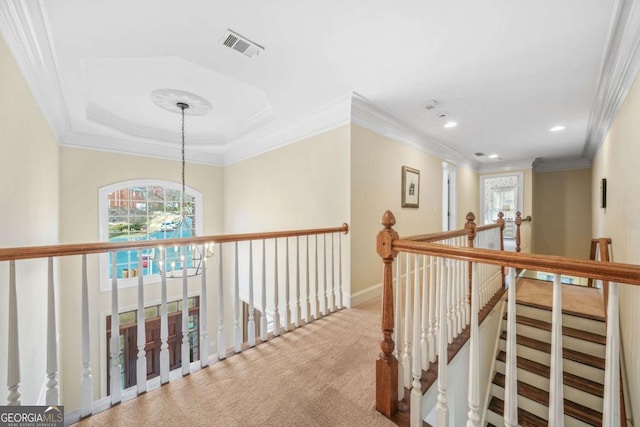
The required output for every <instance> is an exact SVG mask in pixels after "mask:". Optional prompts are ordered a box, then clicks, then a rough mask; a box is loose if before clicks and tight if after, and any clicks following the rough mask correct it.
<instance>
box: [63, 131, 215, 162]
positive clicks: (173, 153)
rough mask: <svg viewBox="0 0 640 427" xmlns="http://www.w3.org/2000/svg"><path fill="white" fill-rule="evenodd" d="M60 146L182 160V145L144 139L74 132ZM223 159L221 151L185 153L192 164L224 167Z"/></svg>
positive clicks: (196, 150) (190, 149)
mask: <svg viewBox="0 0 640 427" xmlns="http://www.w3.org/2000/svg"><path fill="white" fill-rule="evenodd" d="M60 145H61V146H63V147H71V148H82V149H88V150H97V151H105V152H108V153H116V154H127V155H132V156H144V157H153V158H157V159H164V160H179V159H180V145H178V144H176V143H166V142H161V143H158V142H150V141H148V140H144V139H133V138H131V139H124V138H114V137H105V136H98V135H92V134H86V133H80V132H73V133H71V134H69V135H67V136H66V137H65V138H64V139H63V140H61V141H60ZM221 158H222V156H221V153H220V150H211V149H210V148H208V149H207V150H202V149H199V147H188V149H187V150H186V152H185V159H186V160H187V161H188V162H190V163H201V164H207V165H213V166H224V164H223V163H222V162H221V161H220V160H221Z"/></svg>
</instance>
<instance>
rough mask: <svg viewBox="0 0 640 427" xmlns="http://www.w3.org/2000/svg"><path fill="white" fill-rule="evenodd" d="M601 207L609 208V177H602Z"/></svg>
mask: <svg viewBox="0 0 640 427" xmlns="http://www.w3.org/2000/svg"><path fill="white" fill-rule="evenodd" d="M600 207H601V208H602V209H606V208H607V178H602V180H601V181H600Z"/></svg>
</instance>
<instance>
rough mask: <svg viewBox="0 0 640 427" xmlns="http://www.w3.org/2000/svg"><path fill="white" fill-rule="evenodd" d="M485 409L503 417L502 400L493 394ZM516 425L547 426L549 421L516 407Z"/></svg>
mask: <svg viewBox="0 0 640 427" xmlns="http://www.w3.org/2000/svg"><path fill="white" fill-rule="evenodd" d="M487 409H489V410H490V411H493V412H494V413H496V414H498V415H500V416H501V417H504V401H502V400H501V399H499V398H497V397H495V396H493V397H492V398H491V401H490V402H489V407H488V408H487ZM518 425H520V426H521V427H547V426H548V425H549V423H547V420H545V419H543V418H540V417H539V416H537V415H534V414H532V413H531V412H527V411H525V410H524V409H520V408H518Z"/></svg>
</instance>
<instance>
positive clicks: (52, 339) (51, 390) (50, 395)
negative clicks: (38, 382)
mask: <svg viewBox="0 0 640 427" xmlns="http://www.w3.org/2000/svg"><path fill="white" fill-rule="evenodd" d="M47 276H48V298H47V395H46V402H47V405H57V404H58V403H59V391H58V342H57V340H56V335H57V332H56V298H55V289H54V283H53V258H51V257H49V260H48V274H47Z"/></svg>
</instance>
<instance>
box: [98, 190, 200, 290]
mask: <svg viewBox="0 0 640 427" xmlns="http://www.w3.org/2000/svg"><path fill="white" fill-rule="evenodd" d="M180 196H181V186H180V184H178V183H174V182H170V181H160V180H136V181H127V182H120V183H117V184H113V185H109V186H106V187H102V188H100V191H99V200H100V203H99V205H100V206H99V208H100V240H101V241H109V242H122V241H131V240H162V239H172V238H176V237H190V236H192V235H193V234H194V232H195V234H199V235H202V220H201V218H200V215H201V213H202V194H201V193H199V192H198V191H196V190H194V189H192V188H189V187H187V188H185V195H184V198H183V201H182V204H181V200H180V199H181V197H180ZM183 212H184V215H183V214H182V213H183ZM183 218H184V220H183ZM179 250H181V249H179ZM167 251H168V253H167V259H166V261H167V263H172V264H169V265H165V266H164V268H166V269H167V270H172V269H179V268H181V266H180V265H176V264H175V262H176V260H179V259H180V257H181V255H182V254H178V253H173V252H172V251H176V249H174V248H168V249H167ZM140 256H141V257H142V259H141V263H139V262H138V261H139V259H138V258H139V257H140ZM186 258H187V259H188V261H189V260H190V258H189V255H188V254H187V256H186ZM115 262H116V265H117V277H118V281H119V285H121V286H134V285H135V284H136V283H137V281H138V279H137V276H138V275H143V276H144V277H145V283H150V282H153V281H157V280H159V273H160V268H162V266H161V265H160V264H159V262H160V257H159V253H158V251H157V250H151V249H150V250H144V251H142V252H141V253H140V252H139V251H137V250H132V251H121V252H118V253H117V256H116V259H115ZM112 263H113V259H112V254H104V255H103V257H102V259H101V274H100V276H101V280H100V282H101V286H100V287H101V289H102V290H109V289H110V280H111V278H112V274H113V273H112V272H113V269H112V266H113V264H112Z"/></svg>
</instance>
